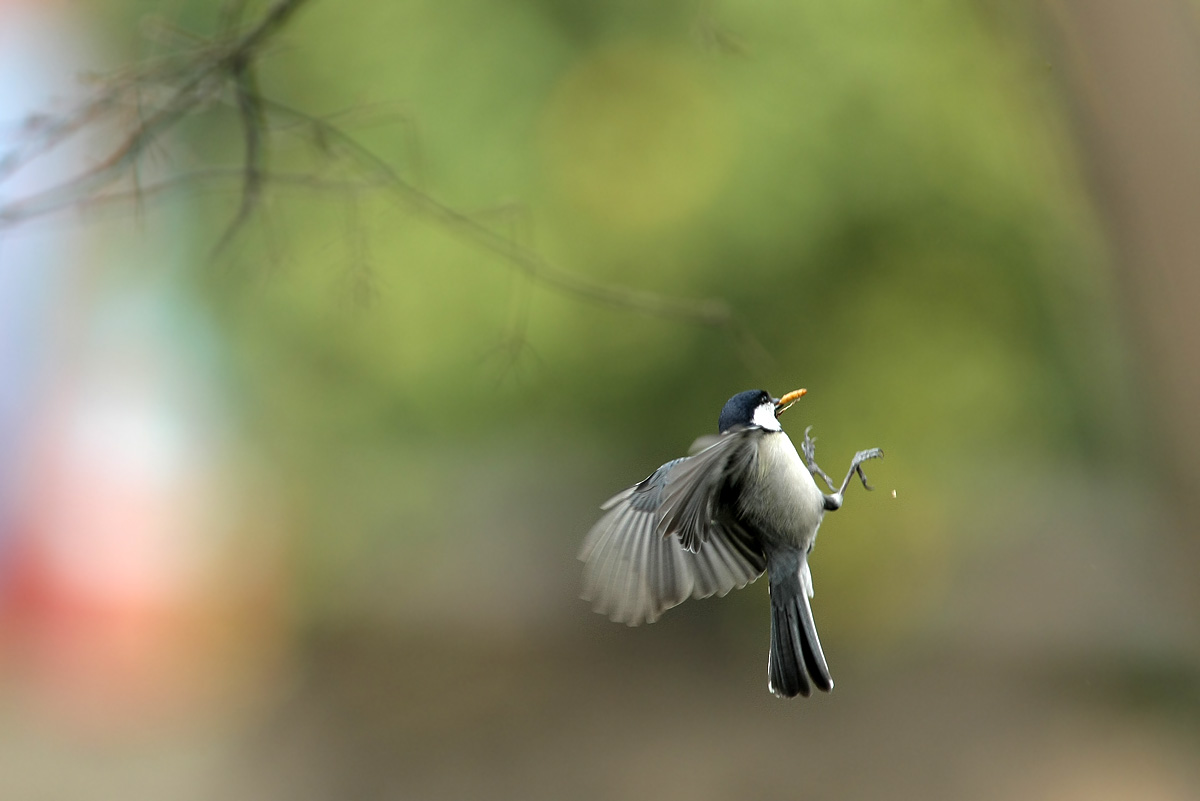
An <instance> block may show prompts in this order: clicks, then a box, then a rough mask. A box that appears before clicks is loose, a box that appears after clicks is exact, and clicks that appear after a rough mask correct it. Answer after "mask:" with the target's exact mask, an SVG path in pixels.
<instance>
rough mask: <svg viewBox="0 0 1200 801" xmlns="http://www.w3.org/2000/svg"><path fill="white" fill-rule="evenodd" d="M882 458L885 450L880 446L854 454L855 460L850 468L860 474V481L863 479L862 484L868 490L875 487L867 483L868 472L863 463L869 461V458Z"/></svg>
mask: <svg viewBox="0 0 1200 801" xmlns="http://www.w3.org/2000/svg"><path fill="white" fill-rule="evenodd" d="M882 458H883V451H882V450H881V449H879V448H870V449H868V450H865V451H859V452H858V453H856V454H854V461H853V463H852V465H851V468H850V469H851V470H853V471H854V472H855V473H857V474H858V478H859V480H860V481H862V485H863V487H864V488H866V489H868V490H873V489H875V488H874V487H872V486H871V485H870V484H868V483H867V474H866V473H864V472H863V469H862V463H863V462H865V461H867V460H868V459H882Z"/></svg>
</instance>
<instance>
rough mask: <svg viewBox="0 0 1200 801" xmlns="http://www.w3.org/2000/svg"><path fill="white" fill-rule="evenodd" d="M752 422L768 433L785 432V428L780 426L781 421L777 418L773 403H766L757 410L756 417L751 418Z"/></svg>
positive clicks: (755, 411)
mask: <svg viewBox="0 0 1200 801" xmlns="http://www.w3.org/2000/svg"><path fill="white" fill-rule="evenodd" d="M750 422H751V423H753V424H754V425H756V426H759V427H760V428H765V429H766V430H767V431H782V430H783V426H781V425H779V420H778V419H776V417H775V404H773V403H764V404H762V405H761V406H759V407H758V408H757V409H755V410H754V417H752V418H750Z"/></svg>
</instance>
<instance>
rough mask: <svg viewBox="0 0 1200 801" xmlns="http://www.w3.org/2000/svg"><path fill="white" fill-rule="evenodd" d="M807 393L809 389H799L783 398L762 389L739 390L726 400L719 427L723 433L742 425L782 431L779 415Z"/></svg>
mask: <svg viewBox="0 0 1200 801" xmlns="http://www.w3.org/2000/svg"><path fill="white" fill-rule="evenodd" d="M807 393H808V390H807V389H797V390H793V391H791V392H789V393H787V394H786V395H784V396H783V397H782V398H772V397H771V393H769V392H767V391H766V390H762V389H751V390H747V391H745V392H739V393H738V394H736V395H734V396H733V397H732V398H730V399H729V400H728V401H726V402H725V408H723V409H721V416H720V417H719V418H718V419H717V427H718V428H719V429H720V431H721V433H722V434H724V433H725V432H726V431H729V430H730V429H733V428H738V427H742V426H758V427H759V428H765V429H766V430H767V431H781V430H782V428H781V426H780V425H779V420H778V418H779V415H781V414H783V413H784V412H785V411H787V409H788V407H789V406H791V405H792V404H793V403H795V402H796V401H798V400H800V398H802V397H804V395H805V394H807Z"/></svg>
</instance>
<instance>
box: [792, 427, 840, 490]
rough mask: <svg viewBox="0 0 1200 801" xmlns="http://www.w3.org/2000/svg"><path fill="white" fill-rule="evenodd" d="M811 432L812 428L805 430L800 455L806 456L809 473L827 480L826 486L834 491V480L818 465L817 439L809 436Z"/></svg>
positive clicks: (805, 461) (805, 460)
mask: <svg viewBox="0 0 1200 801" xmlns="http://www.w3.org/2000/svg"><path fill="white" fill-rule="evenodd" d="M810 431H812V426H809V427H808V428H806V429H804V441H803V442H801V443H800V453H802V454H803V455H804V463H805V464H806V465H808V472H810V473H812V474H813V475H814V476H820V477H821V478H822V479H824V480H825V486H827V487H829V488H830V489H833V479H831V478H830V477H829V476H828V475H827V474H826V473H825V471H824V470H822V469H821V468H820V467H819V466H818V465H817V438H816V437H810V436H809V435H808V432H810Z"/></svg>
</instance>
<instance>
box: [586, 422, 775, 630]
mask: <svg viewBox="0 0 1200 801" xmlns="http://www.w3.org/2000/svg"><path fill="white" fill-rule="evenodd" d="M752 444H753V443H752V442H751V440H749V438H748V436H747V435H745V434H744V433H743V432H732V433H731V434H728V435H726V436H725V437H722V438H721V440H720V441H718V442H717V443H716V444H714V445H712V446H710V447H709V448H708V449H705V450H703V451H701V452H700V453H698V454H696V455H695V456H689V457H687V458H684V459H676V460H675V461H672V462H667V463H666V464H664V465H663V466H662V467H660V468H658V469H657V470H655V471H654V473H653V474H651V475H650V476H649V477H648V478H646V479H645V480H644V481H642V482H640V483H638V484H636V485H635V486H633V487H630V488H629V489H627V490H625V491H624V492H621V493H620V494H618V495H616V496H614V497H613V498H611V499H609V501H608V502H607V503H605V504H604V506H603V508H604V509H605V510H606V514H605V515H604V517H602V518H601V519H600V521H599V522H598V523H596V525H595V526H594V527H593V528H592V530H591V532H590V533H589V534H588V536H587V539H586V540H585V541H584V544H583V550H582V551H581V552H580V555H579V558H580V559H582V560H583V561H584V562H585V566H584V572H583V579H584V591H583V597H584V598H585V599H587V600H589V601H592V602H593V604H594V607H595V609H596V611H597V612H602V613H604V614H606V615H608V616H609V617H610V618H611V619H613V620H615V621H619V622H621V623H626V624H628V625H631V626H633V625H637V624H638V623H643V622H648V623H652V622H654V621H655V620H657V619H658V618H659V616H660V615H661V614H662V613H663V611H664V610H666V609H669V608H671V607H672V606H675V605H677V604H679V603H682V602H683V601H684V600H686V599H688V598H706V597H708V596H710V595H714V594H718V595H725V594H726V593H728V592H729V591H730V590H733V589H736V588H738V587H744V586H746V585H747V584H749V583H750V582H751V581H753V580H754V579H756V578H758V577H759V576H760V575H762V572H763V570H764V569H765V568H766V557H765V556H764V555H763V553H762V551H761V550H760V549H759V547H758V546H757V544H756V543H755V542H754V539H753V537H752V536H751V535H750V534H749V533H748V532H746V531H745V529H743V528H742V526H741V525H739V524H738V522H737V521H736V520H735V519H734V517H733V515H732V514H731V513H730V512H729V511H728V510H722V509H721V508H720V507H719V506H718V500H719V496H720V493H721V490H722V488H723V487H724V485H725V483H726V482H727V480H729V479H730V478H736V477H737V474H738V471H741V470H745V469H748V467H749V466H750V465H751V464H752V463H753V459H754V448H753V447H752ZM747 451H748V452H749V453H748V455H747ZM664 521H667V522H666V523H664ZM675 521H678V522H675ZM680 525H683V526H690V528H688V529H687V531H688V532H690V534H689V536H690V537H691V538H692V541H694V542H695V544H696V548H697V549H698V550H695V551H692V550H689V549H688V548H686V547H684V545H683V542H682V540H681V531H680V530H679V526H680Z"/></svg>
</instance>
